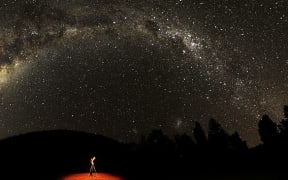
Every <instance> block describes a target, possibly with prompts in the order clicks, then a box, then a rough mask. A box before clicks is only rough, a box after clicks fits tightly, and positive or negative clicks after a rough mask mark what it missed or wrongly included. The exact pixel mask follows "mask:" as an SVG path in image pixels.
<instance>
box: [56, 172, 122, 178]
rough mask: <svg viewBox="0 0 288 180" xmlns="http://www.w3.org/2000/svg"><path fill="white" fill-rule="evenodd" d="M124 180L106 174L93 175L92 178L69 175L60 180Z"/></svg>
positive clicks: (84, 174) (81, 175)
mask: <svg viewBox="0 0 288 180" xmlns="http://www.w3.org/2000/svg"><path fill="white" fill-rule="evenodd" d="M92 179H94V180H124V179H123V178H121V177H118V176H115V175H111V174H108V173H94V175H93V177H92V176H89V173H78V174H69V175H67V176H65V177H63V178H62V179H61V180H92Z"/></svg>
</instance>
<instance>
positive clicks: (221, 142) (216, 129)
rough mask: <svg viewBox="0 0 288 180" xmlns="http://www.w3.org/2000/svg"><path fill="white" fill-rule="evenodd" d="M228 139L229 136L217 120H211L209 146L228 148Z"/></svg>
mask: <svg viewBox="0 0 288 180" xmlns="http://www.w3.org/2000/svg"><path fill="white" fill-rule="evenodd" d="M228 139H229V137H228V134H227V133H226V132H225V130H224V129H223V128H222V127H221V125H220V124H219V123H218V122H217V121H216V120H215V119H213V118H212V119H210V121H209V131H208V142H209V144H210V145H211V146H213V147H217V148H225V147H227V146H228Z"/></svg>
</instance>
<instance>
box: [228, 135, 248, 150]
mask: <svg viewBox="0 0 288 180" xmlns="http://www.w3.org/2000/svg"><path fill="white" fill-rule="evenodd" d="M229 149H232V150H236V151H238V150H239V151H243V150H247V149H248V146H247V144H246V141H243V140H242V139H241V137H240V135H239V134H238V132H237V131H236V132H235V133H233V134H232V135H231V136H230V137H229Z"/></svg>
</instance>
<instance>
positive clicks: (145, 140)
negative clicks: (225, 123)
mask: <svg viewBox="0 0 288 180" xmlns="http://www.w3.org/2000/svg"><path fill="white" fill-rule="evenodd" d="M258 132H259V135H260V138H261V141H262V143H261V144H259V145H257V146H256V147H252V148H249V147H248V146H247V144H246V142H245V141H244V140H242V139H241V137H240V136H239V134H238V133H237V132H235V133H233V134H229V133H227V132H226V131H225V129H224V128H223V127H222V126H221V124H220V123H218V122H217V121H216V120H215V119H210V121H209V127H208V132H207V133H205V131H204V130H203V128H202V126H201V124H200V123H198V122H196V124H195V127H194V129H193V138H192V137H190V136H188V135H186V134H183V135H176V136H175V138H174V139H171V138H169V137H168V136H167V135H165V134H164V133H163V132H162V131H161V130H153V131H152V132H151V133H150V134H149V135H147V136H145V137H142V140H141V143H139V144H130V148H129V150H128V151H127V154H126V155H125V156H124V157H123V159H122V161H123V164H125V166H123V167H127V174H129V173H130V174H131V173H132V174H134V176H133V177H135V176H137V175H139V174H141V175H142V176H144V178H143V179H145V178H148V177H149V176H151V175H159V176H163V175H168V176H169V177H171V176H175V177H176V176H179V175H180V176H185V177H186V176H187V177H194V176H197V177H198V176H211V177H214V176H220V177H221V176H245V175H247V176H267V175H273V177H278V176H281V177H283V176H285V177H286V176H288V174H287V173H286V167H285V166H283V165H282V164H283V163H284V162H288V106H284V118H283V119H282V121H280V123H279V124H277V123H275V122H273V121H272V120H271V119H270V118H269V116H268V115H263V116H262V118H261V120H260V121H259V123H258ZM206 134H207V135H206ZM123 171H124V172H125V169H123ZM123 171H122V172H123ZM167 173H168V174H167ZM145 175H146V176H148V177H146V176H145ZM132 179H133V178H132Z"/></svg>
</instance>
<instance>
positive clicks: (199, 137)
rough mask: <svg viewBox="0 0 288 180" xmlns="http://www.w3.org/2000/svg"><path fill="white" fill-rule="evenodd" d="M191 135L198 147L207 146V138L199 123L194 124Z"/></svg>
mask: <svg viewBox="0 0 288 180" xmlns="http://www.w3.org/2000/svg"><path fill="white" fill-rule="evenodd" d="M193 135H194V137H195V140H196V142H197V144H198V145H200V146H205V145H207V138H206V135H205V132H204V130H203V128H202V126H201V125H200V123H199V122H196V123H195V127H194V129H193Z"/></svg>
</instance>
